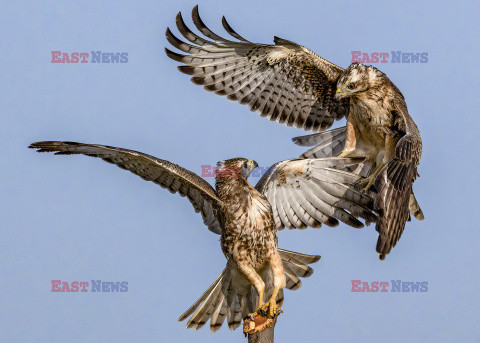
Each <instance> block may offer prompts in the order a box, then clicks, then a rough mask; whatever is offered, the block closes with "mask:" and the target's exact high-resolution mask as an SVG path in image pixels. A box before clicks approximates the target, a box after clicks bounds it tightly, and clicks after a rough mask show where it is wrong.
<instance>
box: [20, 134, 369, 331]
mask: <svg viewBox="0 0 480 343" xmlns="http://www.w3.org/2000/svg"><path fill="white" fill-rule="evenodd" d="M29 148H32V149H37V151H38V152H55V154H56V155H71V154H83V155H87V156H91V157H98V158H102V159H103V160H104V161H106V162H108V163H112V164H115V165H117V166H118V167H120V168H122V169H126V170H128V171H130V172H132V173H134V174H136V175H138V176H140V177H141V178H142V179H144V180H147V181H152V182H154V183H156V184H158V185H160V186H161V187H163V188H166V189H168V190H169V191H170V192H172V193H179V194H180V195H181V196H183V197H187V199H188V200H189V201H190V202H191V203H192V205H193V208H194V209H195V211H196V212H200V213H201V214H202V217H203V221H204V224H205V225H206V226H207V227H208V228H209V230H210V231H212V232H214V233H216V234H219V235H221V238H220V242H221V248H222V251H223V253H224V255H225V257H226V258H227V265H226V267H225V269H224V270H223V272H222V273H221V274H220V276H219V277H218V278H217V279H216V280H215V282H214V283H213V284H212V285H211V286H210V287H209V288H208V289H207V290H206V291H205V292H204V293H203V295H202V296H201V297H200V298H199V299H198V300H197V301H196V302H195V303H194V304H193V305H192V306H191V307H190V308H189V309H188V310H187V311H186V312H185V313H184V314H183V315H182V316H181V317H180V318H179V320H184V319H186V318H188V317H190V319H189V320H188V323H187V328H194V329H195V330H196V329H199V328H201V327H202V326H203V325H204V324H205V323H206V322H207V321H208V320H210V329H211V330H212V331H217V330H218V329H219V328H220V327H221V325H222V323H223V322H224V320H225V318H227V322H228V326H229V327H230V329H232V330H233V329H235V328H237V327H238V326H239V325H240V323H241V320H242V318H245V317H248V315H249V314H250V315H255V314H258V313H261V314H262V315H264V316H267V318H270V319H271V318H274V317H275V316H276V315H277V314H278V313H279V308H280V307H281V305H282V303H283V288H285V287H286V288H288V289H292V290H295V289H298V288H299V287H300V285H301V281H300V279H299V278H300V277H308V276H310V275H311V274H312V273H313V270H312V268H311V267H309V264H312V263H315V262H317V261H318V260H319V259H320V256H316V255H305V254H301V253H296V252H292V251H288V250H283V249H279V248H278V247H277V230H280V229H282V228H283V227H285V226H286V227H288V228H292V229H293V228H305V227H307V226H312V227H320V226H321V225H322V224H326V225H328V226H335V225H338V223H339V220H340V221H343V222H345V223H347V224H349V225H351V226H354V227H361V226H363V224H362V222H361V221H359V219H358V218H363V219H365V220H367V221H371V220H375V215H374V214H373V213H372V212H371V211H370V209H371V208H372V206H373V200H372V199H371V198H370V197H369V196H367V195H366V194H363V193H361V192H359V191H358V190H356V189H354V188H352V187H350V186H347V185H348V184H352V183H354V182H358V181H359V180H361V179H362V178H361V177H360V176H358V175H355V174H351V173H348V172H345V171H343V170H341V169H345V168H349V167H351V166H353V165H355V164H356V163H357V161H355V159H351V158H341V159H338V158H325V159H296V160H287V161H283V162H279V163H276V164H275V165H273V166H272V167H271V168H270V169H269V170H268V172H267V173H265V175H264V176H263V177H262V178H261V179H260V180H259V182H258V184H257V185H256V186H255V187H253V186H252V185H251V184H250V183H249V182H248V176H249V175H250V173H251V172H252V170H253V169H254V168H255V167H256V166H257V163H256V162H254V161H252V160H248V159H245V158H234V159H230V160H225V161H221V162H219V163H218V164H217V166H218V173H217V175H216V179H215V189H214V188H213V187H212V186H210V184H209V183H208V182H206V181H205V180H204V179H202V178H201V177H199V176H198V175H197V174H195V173H193V172H191V171H189V170H187V169H184V168H182V167H180V166H178V165H176V164H173V163H171V162H168V161H165V160H161V159H158V158H155V157H153V156H150V155H147V154H144V153H140V152H137V151H133V150H127V149H122V148H115V147H110V146H105V145H97V144H83V143H74V142H60V141H46V142H37V143H33V144H31V145H30V146H29ZM307 190H308V191H307ZM264 297H265V298H266V299H268V301H267V302H266V303H264V302H263V300H264Z"/></svg>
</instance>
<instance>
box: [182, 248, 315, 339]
mask: <svg viewBox="0 0 480 343" xmlns="http://www.w3.org/2000/svg"><path fill="white" fill-rule="evenodd" d="M278 253H279V255H280V257H281V259H282V263H283V267H284V269H285V276H286V281H287V284H286V287H287V288H288V289H291V290H295V289H298V288H300V286H301V285H302V282H301V281H300V278H305V277H309V276H310V275H312V273H313V269H312V268H311V267H309V264H312V263H315V262H317V261H318V260H319V259H320V256H317V255H306V254H301V253H297V252H293V251H288V250H283V249H278ZM236 273H238V271H237V270H236V269H235V268H232V265H231V264H230V263H229V264H227V267H226V268H225V269H224V270H223V272H222V273H221V274H220V276H219V277H218V278H217V279H216V280H215V281H214V282H213V283H212V284H211V285H210V287H208V289H207V290H206V291H205V292H204V293H203V294H202V296H201V297H200V298H199V299H198V300H197V301H196V302H195V303H194V304H193V305H192V306H191V307H190V308H189V309H188V310H187V311H186V312H185V313H184V314H182V315H181V316H180V318H178V320H179V321H182V320H185V319H187V318H188V317H190V319H189V320H188V322H187V328H193V329H194V330H198V329H200V328H201V327H202V326H203V325H205V323H206V322H208V320H210V330H211V331H212V332H215V331H218V330H219V329H220V327H221V326H222V324H223V322H224V321H225V318H226V319H227V323H228V327H229V328H230V330H235V329H236V328H237V327H238V326H239V325H240V324H241V322H242V319H243V318H245V317H246V316H247V315H248V314H249V313H253V312H255V311H256V309H257V304H258V293H257V291H256V289H255V288H254V287H253V286H252V285H250V284H249V283H248V282H247V283H245V281H246V279H245V280H244V278H243V277H242V276H240V275H238V274H236ZM266 275H268V277H266ZM262 278H263V279H264V281H266V280H270V282H265V299H269V298H270V296H271V294H272V292H273V283H272V282H271V280H272V276H271V273H270V274H269V273H268V272H266V273H265V275H262ZM283 299H284V296H283V290H280V291H279V292H278V295H277V298H276V302H277V306H278V307H279V308H280V307H282V304H283Z"/></svg>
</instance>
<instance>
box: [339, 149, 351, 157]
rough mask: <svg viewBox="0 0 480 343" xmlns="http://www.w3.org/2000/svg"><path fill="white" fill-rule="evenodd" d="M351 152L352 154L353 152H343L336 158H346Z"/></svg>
mask: <svg viewBox="0 0 480 343" xmlns="http://www.w3.org/2000/svg"><path fill="white" fill-rule="evenodd" d="M352 152H353V150H343V151H342V153H341V154H340V155H338V156H337V157H347V156H348V155H350V154H351V153H352Z"/></svg>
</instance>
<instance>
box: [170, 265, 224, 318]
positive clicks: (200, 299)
mask: <svg viewBox="0 0 480 343" xmlns="http://www.w3.org/2000/svg"><path fill="white" fill-rule="evenodd" d="M224 275H225V270H224V271H223V272H222V273H221V274H220V275H219V276H218V278H217V279H216V280H215V281H214V282H213V283H212V284H211V285H210V287H208V289H207V290H206V291H205V292H204V293H203V294H202V296H201V297H200V298H198V300H197V301H196V302H195V303H194V304H193V305H192V306H190V308H189V309H188V310H187V311H185V313H184V314H182V315H181V316H180V318H178V321H179V322H181V321H182V320H185V319H186V318H187V317H189V316H190V315H191V314H192V313H193V312H195V310H196V309H197V307H198V306H199V305H200V304H201V303H202V302H203V301H205V299H206V298H207V297H208V296H209V295H210V292H211V291H212V290H213V288H214V287H215V286H217V285H218V284H220V283H221V280H222V278H223V277H224Z"/></svg>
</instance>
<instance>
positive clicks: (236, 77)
mask: <svg viewBox="0 0 480 343" xmlns="http://www.w3.org/2000/svg"><path fill="white" fill-rule="evenodd" d="M192 18H193V22H194V24H195V26H196V27H197V29H198V30H199V31H200V32H201V33H203V35H205V36H206V37H207V38H210V39H211V40H207V39H204V38H202V37H200V36H199V35H197V34H195V33H194V32H192V31H191V30H190V29H189V28H188V27H187V25H186V24H185V22H184V20H183V18H182V15H181V13H178V15H177V18H176V24H177V28H178V30H179V31H180V33H181V34H182V35H183V37H184V38H185V39H186V40H187V41H189V42H191V43H193V44H190V43H186V42H184V41H182V40H180V39H178V38H177V37H176V36H175V35H174V34H173V33H172V32H171V31H170V29H167V32H166V36H167V39H168V41H169V42H170V44H172V45H173V46H174V47H175V48H177V49H179V50H181V51H183V52H185V53H187V55H184V54H178V53H176V52H173V51H171V50H169V49H167V48H166V49H165V51H166V53H167V55H168V56H169V57H170V58H172V59H174V60H176V61H178V62H181V63H183V64H184V65H182V66H179V67H178V69H179V70H180V71H181V72H183V73H185V74H188V75H192V81H193V82H194V83H195V84H199V85H203V86H204V88H205V89H206V90H208V91H212V92H215V93H216V94H218V95H225V96H227V98H228V99H230V100H232V101H238V102H240V103H241V104H248V106H249V108H250V109H251V110H252V111H256V112H258V113H259V114H260V115H261V116H262V117H267V118H268V119H270V120H272V121H276V122H278V123H284V124H286V125H288V126H295V127H297V128H301V129H305V130H314V131H319V130H325V129H327V128H329V127H330V126H331V125H332V124H333V122H334V120H335V119H340V118H342V117H344V116H346V115H347V113H348V104H349V100H348V99H342V100H337V99H335V98H334V95H335V90H336V83H337V79H338V78H339V76H340V74H341V73H342V72H343V69H342V68H340V67H339V66H336V65H335V64H333V63H330V62H328V61H327V60H325V59H323V58H321V57H320V56H318V55H316V54H315V53H313V52H312V51H311V50H309V49H307V48H305V47H303V46H301V45H298V44H296V43H294V42H290V41H287V40H284V39H281V38H278V37H275V39H274V42H275V45H267V44H256V43H251V42H249V41H247V40H246V39H245V38H243V37H241V36H240V35H239V34H238V33H236V32H235V31H233V29H232V28H231V26H230V25H229V24H228V23H227V21H226V20H225V18H223V19H222V24H223V27H224V28H225V30H226V31H227V32H228V33H229V34H230V35H231V36H232V37H233V38H236V39H238V40H239V41H232V40H228V39H225V38H222V37H220V36H218V35H217V34H215V33H213V32H212V31H211V30H210V29H209V28H208V27H207V26H206V25H205V24H204V23H203V21H202V20H201V18H200V16H199V14H198V7H197V6H195V7H194V9H193V11H192Z"/></svg>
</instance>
